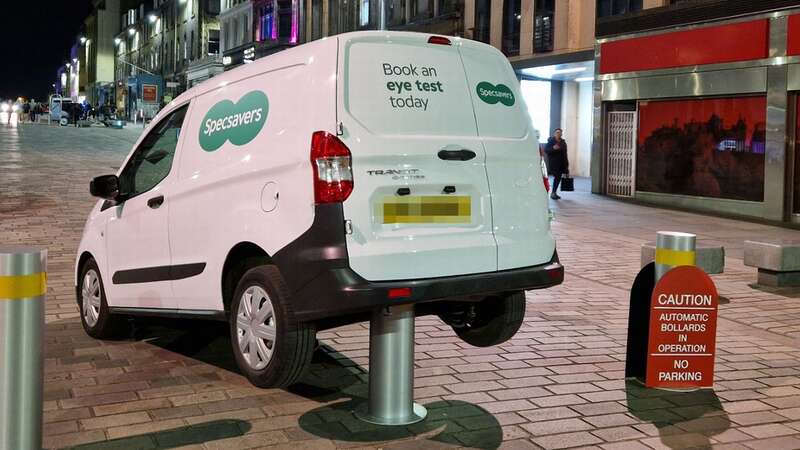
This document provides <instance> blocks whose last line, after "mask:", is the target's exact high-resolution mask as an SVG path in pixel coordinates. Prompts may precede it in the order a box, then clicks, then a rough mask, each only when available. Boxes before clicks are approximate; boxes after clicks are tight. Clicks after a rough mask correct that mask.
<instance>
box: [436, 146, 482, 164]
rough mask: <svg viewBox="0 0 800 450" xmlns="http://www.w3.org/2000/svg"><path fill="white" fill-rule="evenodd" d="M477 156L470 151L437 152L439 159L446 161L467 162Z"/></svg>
mask: <svg viewBox="0 0 800 450" xmlns="http://www.w3.org/2000/svg"><path fill="white" fill-rule="evenodd" d="M475 156H477V155H476V154H475V152H473V151H472V150H467V149H461V150H439V159H444V160H446V161H469V160H470V159H472V158H474V157H475Z"/></svg>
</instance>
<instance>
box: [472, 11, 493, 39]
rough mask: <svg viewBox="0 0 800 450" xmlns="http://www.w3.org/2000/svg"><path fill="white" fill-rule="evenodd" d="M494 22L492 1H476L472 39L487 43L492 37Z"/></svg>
mask: <svg viewBox="0 0 800 450" xmlns="http://www.w3.org/2000/svg"><path fill="white" fill-rule="evenodd" d="M491 23H492V1H491V0H477V1H476V2H475V29H474V30H473V33H472V39H474V40H476V41H480V42H484V43H486V44H488V43H489V41H490V39H491V35H490V34H489V32H490V24H491Z"/></svg>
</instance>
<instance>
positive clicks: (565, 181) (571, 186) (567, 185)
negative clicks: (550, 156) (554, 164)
mask: <svg viewBox="0 0 800 450" xmlns="http://www.w3.org/2000/svg"><path fill="white" fill-rule="evenodd" d="M574 181H575V180H573V178H572V177H571V176H569V175H564V177H563V178H561V192H572V191H574V190H575V183H574Z"/></svg>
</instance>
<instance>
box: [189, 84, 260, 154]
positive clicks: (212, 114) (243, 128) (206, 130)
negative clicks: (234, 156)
mask: <svg viewBox="0 0 800 450" xmlns="http://www.w3.org/2000/svg"><path fill="white" fill-rule="evenodd" d="M268 112H269V100H268V99H267V95H266V94H264V93H263V92H261V91H251V92H248V93H247V94H245V95H244V96H243V97H242V98H241V99H239V102H238V103H236V104H234V103H233V102H232V101H230V100H223V101H221V102H219V103H217V104H216V105H214V106H212V107H211V109H210V110H208V113H206V116H205V117H204V118H203V122H202V123H201V124H200V147H202V148H203V150H205V151H207V152H213V151H215V150H217V149H219V148H220V147H222V145H223V144H225V142H226V141H231V144H233V145H244V144H247V143H248V142H250V141H252V140H253V139H255V137H256V136H257V135H258V133H259V132H260V131H261V129H262V128H263V127H264V123H265V122H266V121H267V113H268Z"/></svg>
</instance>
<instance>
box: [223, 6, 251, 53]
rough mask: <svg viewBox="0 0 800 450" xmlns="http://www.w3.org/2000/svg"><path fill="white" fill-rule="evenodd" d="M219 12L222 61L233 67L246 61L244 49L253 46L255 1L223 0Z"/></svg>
mask: <svg viewBox="0 0 800 450" xmlns="http://www.w3.org/2000/svg"><path fill="white" fill-rule="evenodd" d="M221 3H222V4H221V7H220V13H219V23H220V48H221V52H222V63H223V65H225V66H227V67H231V66H232V65H233V63H234V61H233V59H234V58H237V61H236V65H238V64H241V63H242V62H243V61H244V51H245V50H246V49H248V48H250V47H252V46H253V37H254V34H255V33H253V24H254V23H255V22H254V21H253V2H252V1H251V0H221Z"/></svg>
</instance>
